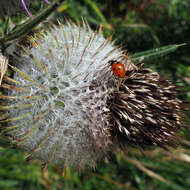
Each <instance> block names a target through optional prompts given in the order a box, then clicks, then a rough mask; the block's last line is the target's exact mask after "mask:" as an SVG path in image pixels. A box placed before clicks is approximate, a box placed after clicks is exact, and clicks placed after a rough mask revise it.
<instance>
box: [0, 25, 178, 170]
mask: <svg viewBox="0 0 190 190" xmlns="http://www.w3.org/2000/svg"><path fill="white" fill-rule="evenodd" d="M26 46H27V47H26ZM21 47H22V49H23V50H24V52H23V51H21ZM7 52H9V54H11V55H12V59H10V63H9V67H10V69H11V70H12V71H13V73H14V74H13V77H12V78H9V77H7V76H4V82H3V84H2V87H3V88H4V95H1V96H0V99H1V102H2V103H1V105H0V110H1V111H3V112H4V114H3V116H2V118H1V121H0V122H1V124H2V127H1V129H2V130H3V132H4V134H6V135H8V136H9V137H10V138H11V141H12V142H13V143H15V144H16V145H17V147H18V148H21V149H23V150H25V151H27V152H28V156H27V158H33V157H35V158H38V159H40V160H42V161H44V162H45V163H46V164H48V163H55V164H58V165H60V166H61V167H64V166H73V167H79V168H81V167H85V166H86V165H93V164H94V163H95V162H96V160H98V159H100V158H101V157H105V156H107V152H109V151H110V150H113V149H114V148H115V147H116V146H115V142H116V141H115V138H117V142H118V143H119V144H120V142H122V143H123V142H126V141H130V142H133V143H135V144H138V145H140V146H143V144H144V145H154V144H156V145H160V146H162V145H166V144H167V145H171V144H172V143H170V142H171V139H173V138H174V136H175V135H174V133H175V132H176V131H177V129H178V128H179V126H180V124H181V122H180V121H181V115H180V113H181V112H180V111H181V110H180V105H181V102H180V101H179V100H178V99H177V98H176V90H175V87H174V86H173V85H172V84H171V83H170V82H169V81H167V80H165V81H162V80H161V79H160V77H159V74H157V73H154V72H152V71H151V70H150V69H143V68H140V67H139V68H137V67H133V66H132V65H131V61H130V59H129V58H127V59H126V56H125V55H124V52H122V51H121V50H120V48H118V47H116V46H114V45H113V43H112V42H111V40H110V39H107V40H106V39H105V38H104V37H103V35H102V32H101V30H100V31H99V32H93V31H92V30H91V29H90V27H89V26H88V25H84V27H83V28H81V27H78V26H75V25H74V24H70V23H68V24H67V25H60V26H56V27H53V28H52V29H51V30H49V31H46V32H45V33H42V34H41V37H40V38H38V37H36V38H32V37H31V38H30V43H29V45H28V43H26V42H25V43H24V44H22V46H21V44H19V45H17V48H10V49H9V50H7ZM111 60H117V61H119V63H123V64H121V65H122V66H123V67H124V68H123V69H125V74H126V76H125V77H123V78H122V81H121V83H120V84H119V83H118V80H119V79H118V76H119V75H118V76H116V75H115V74H114V73H113V72H112V66H111V65H110V63H111V62H112V61H111ZM116 66H117V65H116ZM118 68H119V67H118ZM118 84H119V86H118ZM123 139H124V140H123Z"/></svg>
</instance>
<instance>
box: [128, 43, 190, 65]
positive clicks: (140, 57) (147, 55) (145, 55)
mask: <svg viewBox="0 0 190 190" xmlns="http://www.w3.org/2000/svg"><path fill="white" fill-rule="evenodd" d="M183 45H186V44H178V45H177V44H173V45H167V46H163V47H160V48H154V49H151V50H147V51H143V52H139V53H135V54H133V55H131V59H132V61H133V62H134V63H140V62H143V61H147V60H150V59H152V58H155V57H161V56H164V55H166V54H168V53H171V52H173V51H175V50H177V48H178V47H180V46H183Z"/></svg>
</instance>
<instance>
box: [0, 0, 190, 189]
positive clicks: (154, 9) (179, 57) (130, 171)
mask: <svg viewBox="0 0 190 190" xmlns="http://www.w3.org/2000/svg"><path fill="white" fill-rule="evenodd" d="M44 6H45V5H44V4H43V3H41V2H40V1H38V0H36V1H34V5H33V9H32V10H31V12H33V14H35V12H37V11H40V10H41V9H43V7H44ZM26 16H27V15H26V13H25V12H24V11H23V13H22V14H21V16H16V17H14V18H13V21H12V25H14V22H15V23H18V22H20V20H22V19H23V18H25V17H26ZM57 18H59V20H61V21H62V22H64V21H65V18H67V19H71V20H72V21H74V22H75V23H81V20H82V18H84V19H86V20H87V21H88V22H89V25H90V26H91V27H92V28H93V29H97V28H98V27H99V26H100V25H102V26H103V27H104V34H105V36H107V37H108V36H110V35H113V39H114V40H115V41H116V42H115V43H116V44H117V45H119V44H120V45H122V46H123V48H124V49H127V50H128V52H129V53H130V54H133V53H136V52H140V51H144V50H149V49H152V48H156V47H161V46H164V45H169V44H182V43H186V45H185V46H182V47H180V48H179V49H178V50H177V51H175V52H173V53H171V54H169V55H167V56H164V57H161V58H159V59H158V58H155V59H152V60H150V61H149V62H146V63H145V67H151V68H152V69H153V70H155V71H157V72H159V73H161V74H162V76H163V77H164V78H169V79H170V80H172V81H173V82H174V83H175V84H176V85H177V86H181V89H182V90H183V92H184V93H182V94H180V95H179V98H181V99H182V100H184V101H185V102H189V101H190V50H189V44H190V1H189V0H117V1H116V0H68V1H65V2H64V3H63V5H62V6H61V7H60V8H59V9H57V11H56V12H55V13H54V14H53V16H52V19H57ZM4 27H5V22H4V21H3V20H0V32H1V31H2V30H3V28H4ZM185 117H186V118H187V119H188V118H190V113H188V112H186V116H185ZM185 126H186V127H184V128H182V129H181V131H180V133H181V135H182V136H184V137H185V139H186V140H183V141H182V142H181V144H180V145H179V147H178V150H172V151H164V150H161V149H160V148H153V149H152V150H147V151H145V152H144V154H142V153H141V152H140V151H139V150H138V149H137V148H135V147H126V154H123V153H121V152H119V151H118V153H117V156H111V158H110V160H109V161H107V160H104V161H102V162H100V163H98V164H97V166H98V167H97V169H96V170H91V169H86V170H84V171H80V172H76V171H73V170H72V169H69V168H67V169H66V170H65V171H62V170H61V169H60V168H58V167H56V166H54V165H50V166H48V168H47V169H45V170H43V169H42V168H41V166H40V163H38V161H30V162H27V161H25V160H24V156H25V155H24V153H23V152H22V151H19V150H17V149H14V148H10V145H9V144H8V143H7V141H6V139H5V138H4V137H3V136H1V137H0V145H1V146H0V190H20V189H22V190H25V189H28V190H38V189H39V190H42V189H45V190H46V189H47V190H59V189H60V190H62V189H64V190H65V189H66V190H67V189H68V190H70V189H71V190H72V189H82V190H91V189H93V190H95V189H105V190H106V189H109V190H112V189H113V190H117V189H118V190H119V189H120V190H121V189H129V190H153V189H154V190H155V189H161V190H171V189H177V190H178V189H179V190H188V189H190V142H189V141H188V140H189V139H190V133H189V126H190V124H189V123H188V122H187V123H186V124H185Z"/></svg>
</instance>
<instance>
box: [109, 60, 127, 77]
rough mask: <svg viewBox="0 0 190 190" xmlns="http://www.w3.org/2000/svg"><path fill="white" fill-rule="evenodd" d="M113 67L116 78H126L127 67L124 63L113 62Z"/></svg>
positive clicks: (111, 62)
mask: <svg viewBox="0 0 190 190" xmlns="http://www.w3.org/2000/svg"><path fill="white" fill-rule="evenodd" d="M109 63H110V64H111V67H112V71H113V73H114V75H115V76H118V77H119V78H124V77H125V74H126V71H125V66H124V65H123V63H122V62H120V61H116V60H111V61H109Z"/></svg>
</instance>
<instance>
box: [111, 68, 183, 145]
mask: <svg viewBox="0 0 190 190" xmlns="http://www.w3.org/2000/svg"><path fill="white" fill-rule="evenodd" d="M129 89H130V90H129ZM176 94H177V88H176V87H175V86H174V85H173V84H172V83H171V82H170V81H169V80H162V79H161V78H160V75H159V74H158V73H156V72H153V71H152V70H151V69H146V68H139V69H137V70H136V71H135V72H134V73H133V71H128V73H127V79H126V80H125V82H124V83H123V84H122V85H121V87H120V91H119V92H114V93H113V96H112V98H111V99H110V111H111V114H112V123H113V132H112V133H113V134H114V135H115V136H116V135H117V136H119V137H117V138H121V139H123V140H124V143H126V142H128V143H135V144H136V145H138V146H141V147H145V146H147V145H158V146H161V147H163V148H166V147H167V146H168V145H169V146H175V145H176V144H177V142H176V140H177V138H174V137H177V136H176V132H177V130H178V129H179V127H180V126H181V125H182V122H181V107H182V102H181V101H180V100H179V99H177V98H176ZM126 137H127V138H126ZM121 142H122V140H121Z"/></svg>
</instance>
